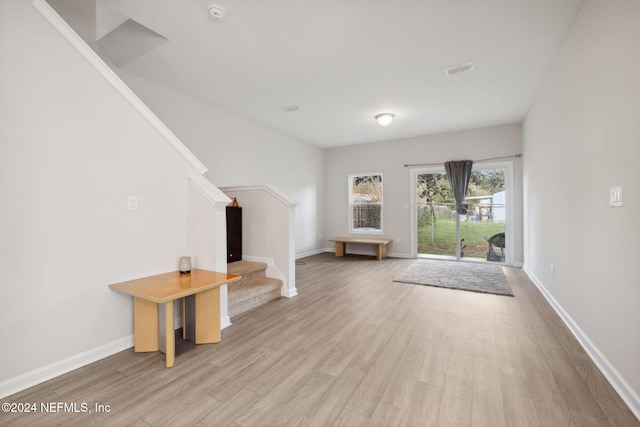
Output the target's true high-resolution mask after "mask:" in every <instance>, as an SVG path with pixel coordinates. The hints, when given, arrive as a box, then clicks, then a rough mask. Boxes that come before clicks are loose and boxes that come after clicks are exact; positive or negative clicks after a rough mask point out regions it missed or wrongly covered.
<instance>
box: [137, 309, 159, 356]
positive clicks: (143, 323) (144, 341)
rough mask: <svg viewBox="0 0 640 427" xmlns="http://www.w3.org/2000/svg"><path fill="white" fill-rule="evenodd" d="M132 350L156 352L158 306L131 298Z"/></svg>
mask: <svg viewBox="0 0 640 427" xmlns="http://www.w3.org/2000/svg"><path fill="white" fill-rule="evenodd" d="M133 339H134V347H133V350H134V351H135V352H136V353H139V352H145V351H158V304H157V303H155V302H153V301H149V300H146V299H142V298H138V297H133Z"/></svg>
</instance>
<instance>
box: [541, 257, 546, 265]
mask: <svg viewBox="0 0 640 427" xmlns="http://www.w3.org/2000/svg"><path fill="white" fill-rule="evenodd" d="M542 266H543V267H546V266H547V259H546V258H545V257H542Z"/></svg>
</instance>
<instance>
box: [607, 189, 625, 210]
mask: <svg viewBox="0 0 640 427" xmlns="http://www.w3.org/2000/svg"><path fill="white" fill-rule="evenodd" d="M609 206H614V207H618V206H622V187H611V188H609Z"/></svg>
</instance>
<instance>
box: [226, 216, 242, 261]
mask: <svg viewBox="0 0 640 427" xmlns="http://www.w3.org/2000/svg"><path fill="white" fill-rule="evenodd" d="M241 259H242V208H240V207H234V206H227V263H229V262H235V261H240V260H241Z"/></svg>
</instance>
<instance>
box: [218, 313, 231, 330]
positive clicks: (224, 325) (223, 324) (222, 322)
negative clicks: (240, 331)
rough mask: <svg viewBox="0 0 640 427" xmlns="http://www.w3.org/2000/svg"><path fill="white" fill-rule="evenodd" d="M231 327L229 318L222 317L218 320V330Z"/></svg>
mask: <svg viewBox="0 0 640 427" xmlns="http://www.w3.org/2000/svg"><path fill="white" fill-rule="evenodd" d="M229 326H231V318H230V317H229V316H224V317H223V318H221V319H220V329H224V328H227V327H229Z"/></svg>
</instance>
